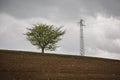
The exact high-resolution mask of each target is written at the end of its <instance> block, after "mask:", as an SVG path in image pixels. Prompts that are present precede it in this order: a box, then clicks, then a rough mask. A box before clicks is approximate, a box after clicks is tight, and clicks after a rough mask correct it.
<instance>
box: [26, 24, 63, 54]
mask: <svg viewBox="0 0 120 80" xmlns="http://www.w3.org/2000/svg"><path fill="white" fill-rule="evenodd" d="M61 28H62V27H59V28H58V27H55V26H53V25H46V24H36V25H33V27H32V28H27V30H28V32H26V33H25V35H27V39H28V40H29V41H30V42H31V43H32V44H33V45H35V46H37V47H38V48H39V49H41V50H42V53H44V50H55V49H56V48H57V46H56V43H57V42H58V41H60V40H61V36H63V35H64V34H65V31H62V30H61Z"/></svg>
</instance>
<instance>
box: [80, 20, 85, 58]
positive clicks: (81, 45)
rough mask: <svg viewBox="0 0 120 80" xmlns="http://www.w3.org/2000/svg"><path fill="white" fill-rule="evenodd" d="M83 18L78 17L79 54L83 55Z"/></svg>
mask: <svg viewBox="0 0 120 80" xmlns="http://www.w3.org/2000/svg"><path fill="white" fill-rule="evenodd" d="M83 22H84V20H83V19H80V22H79V23H80V55H81V56H84V55H85V49H84V31H83V26H85V25H84V23H83Z"/></svg>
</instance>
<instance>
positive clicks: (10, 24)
mask: <svg viewBox="0 0 120 80" xmlns="http://www.w3.org/2000/svg"><path fill="white" fill-rule="evenodd" d="M81 18H83V19H84V20H85V25H86V26H85V28H84V36H85V52H86V53H85V55H86V56H93V57H102V58H111V59H119V60H120V0H0V49H10V50H25V51H39V52H40V50H38V49H37V48H36V47H35V46H33V45H31V44H30V42H29V41H27V40H26V36H25V35H23V34H24V33H25V32H26V28H28V27H29V28H30V27H32V24H36V23H46V24H53V25H55V26H58V27H59V26H62V25H63V26H64V28H63V29H64V30H66V34H65V35H64V36H63V39H62V40H61V41H60V42H59V43H58V46H60V47H58V48H57V49H56V51H54V53H61V54H70V55H79V50H80V49H79V45H80V43H79V36H80V35H79V34H80V31H79V25H78V22H79V20H80V19H81ZM47 52H50V51H47Z"/></svg>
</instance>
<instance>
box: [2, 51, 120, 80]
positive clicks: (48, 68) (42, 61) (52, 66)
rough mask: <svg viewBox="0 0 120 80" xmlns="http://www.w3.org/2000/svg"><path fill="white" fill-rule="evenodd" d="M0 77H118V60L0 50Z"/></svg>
mask: <svg viewBox="0 0 120 80" xmlns="http://www.w3.org/2000/svg"><path fill="white" fill-rule="evenodd" d="M0 80H120V60H111V59H102V58H93V57H82V56H70V55H56V54H42V53H34V52H23V51H9V50H0Z"/></svg>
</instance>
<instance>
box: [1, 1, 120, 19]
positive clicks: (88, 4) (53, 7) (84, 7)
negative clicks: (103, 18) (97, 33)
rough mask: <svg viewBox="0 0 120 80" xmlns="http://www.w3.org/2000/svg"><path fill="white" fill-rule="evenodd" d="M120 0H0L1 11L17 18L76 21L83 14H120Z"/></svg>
mask: <svg viewBox="0 0 120 80" xmlns="http://www.w3.org/2000/svg"><path fill="white" fill-rule="evenodd" d="M119 4H120V0H109V1H108V0H62V1H61V0H0V12H5V13H8V14H11V15H13V16H15V17H17V18H31V17H45V18H49V19H51V20H56V21H57V20H58V21H62V20H63V21H75V20H78V19H79V18H80V17H81V16H82V15H93V16H94V15H96V13H100V12H101V13H104V14H107V15H111V16H120V5H119Z"/></svg>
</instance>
